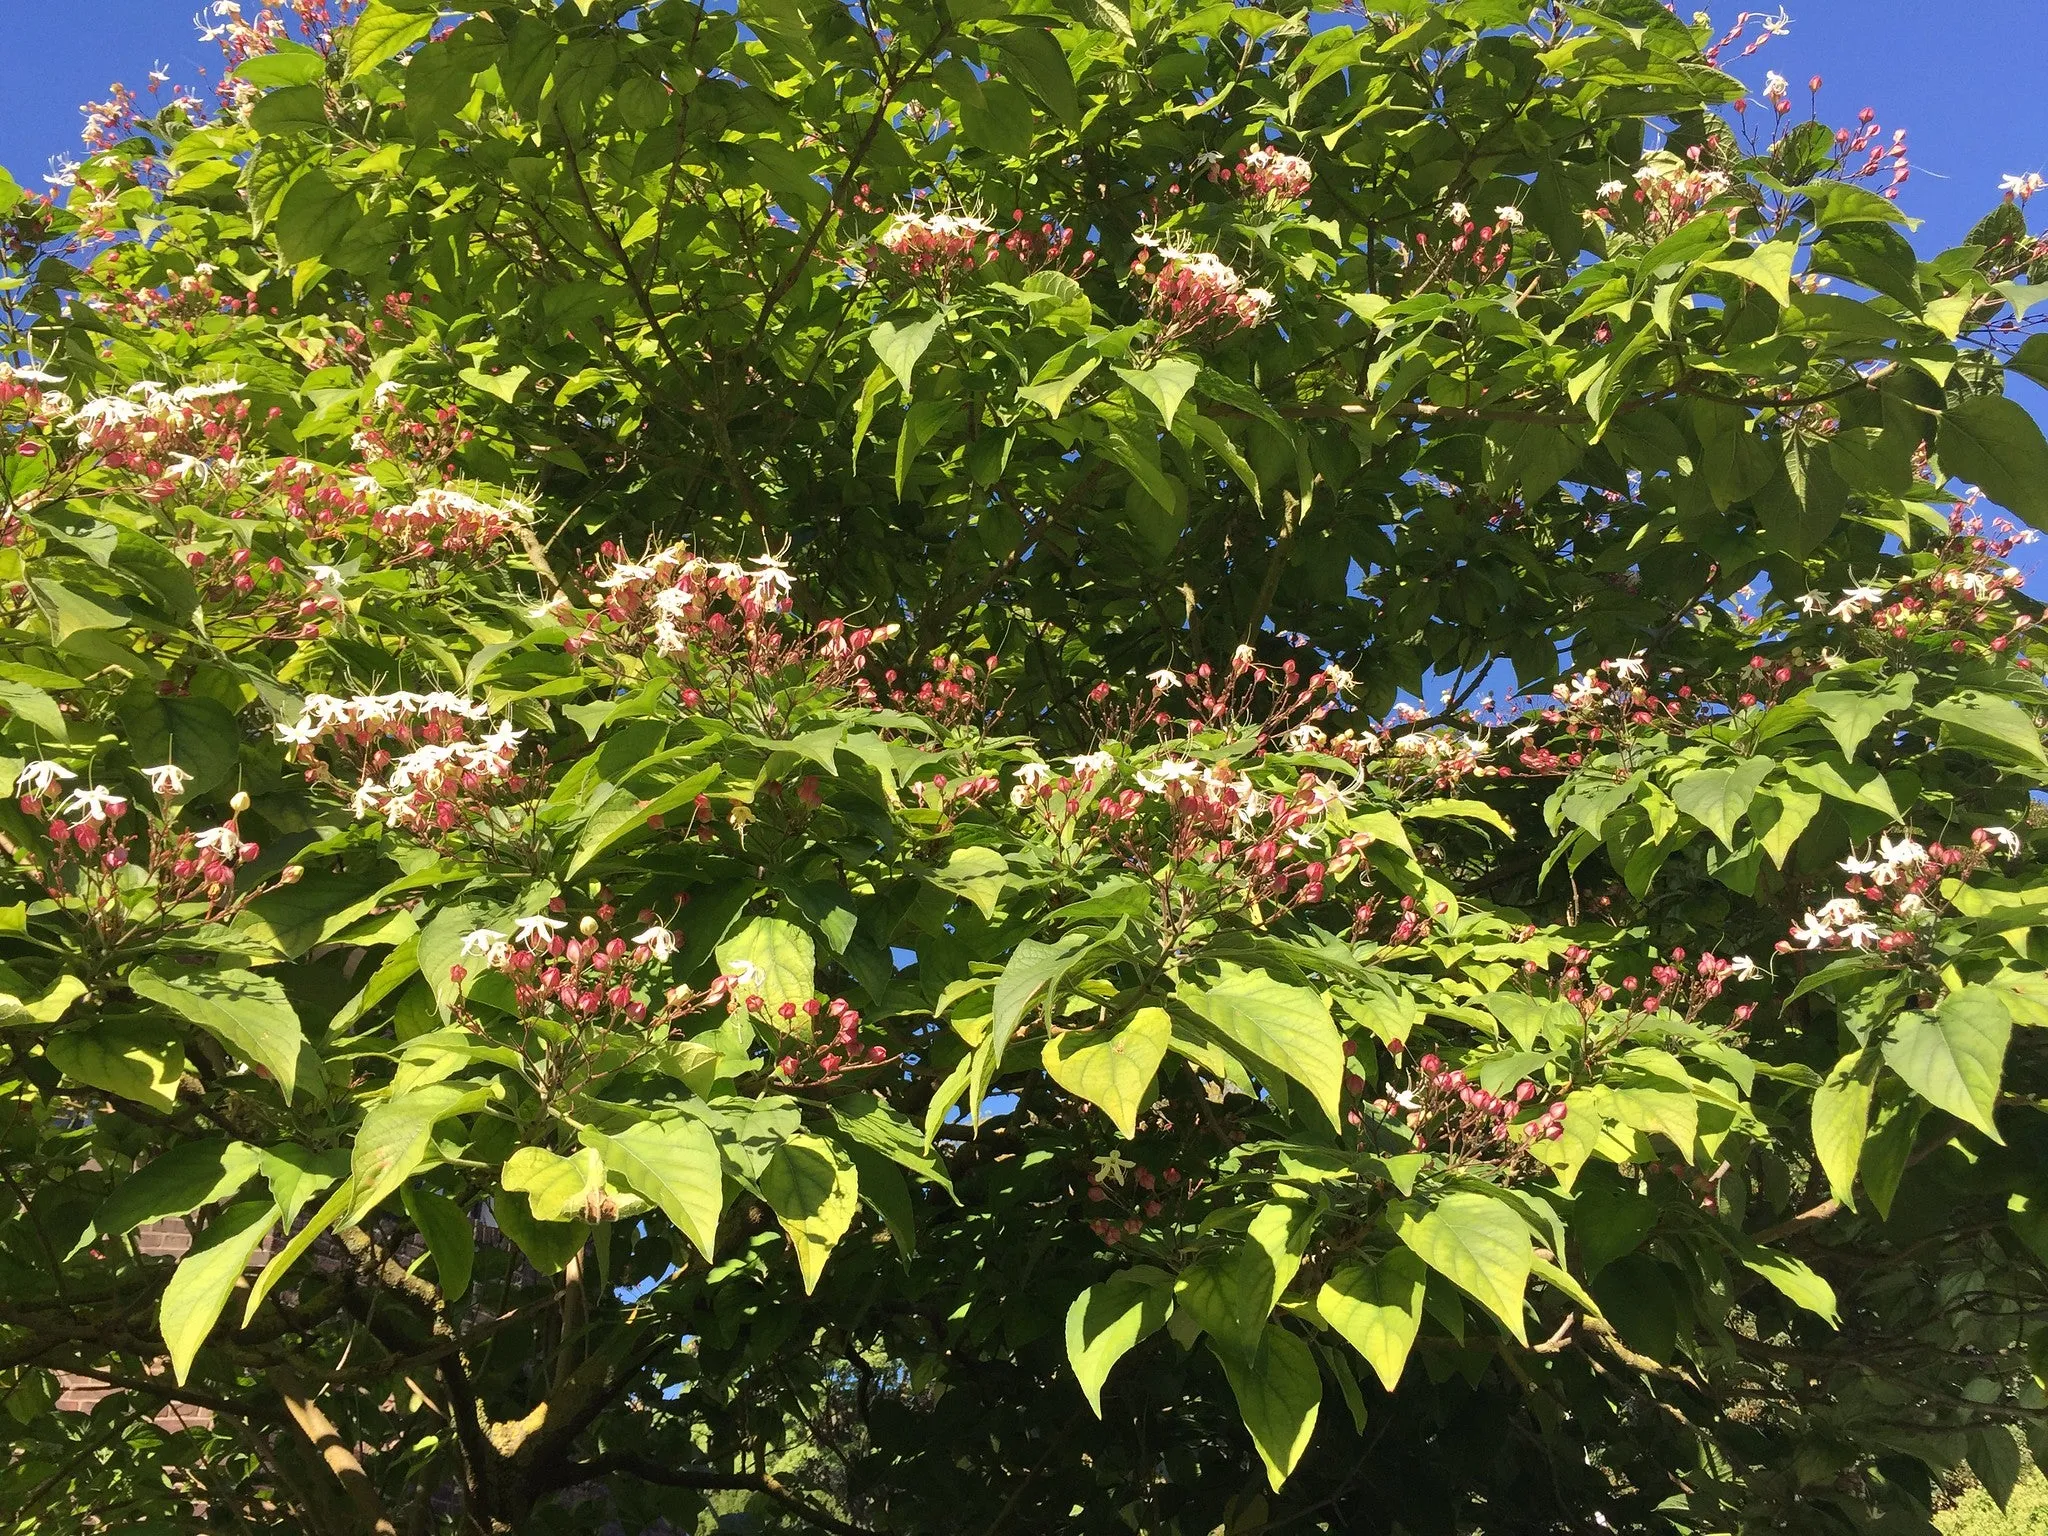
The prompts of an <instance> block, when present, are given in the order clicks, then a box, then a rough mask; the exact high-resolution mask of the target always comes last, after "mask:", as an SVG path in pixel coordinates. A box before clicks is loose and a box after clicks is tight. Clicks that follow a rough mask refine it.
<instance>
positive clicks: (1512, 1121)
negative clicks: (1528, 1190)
mask: <svg viewBox="0 0 2048 1536" xmlns="http://www.w3.org/2000/svg"><path fill="white" fill-rule="evenodd" d="M1346 1085H1347V1088H1348V1090H1349V1091H1350V1092H1351V1093H1352V1094H1354V1095H1361V1094H1363V1093H1364V1091H1365V1081H1364V1079H1363V1078H1361V1077H1359V1076H1358V1075H1357V1074H1356V1073H1352V1074H1349V1075H1348V1076H1347V1078H1346ZM1352 1085H1356V1086H1352ZM1373 1108H1374V1109H1376V1110H1378V1111H1379V1113H1380V1114H1381V1115H1383V1116H1385V1117H1386V1118H1388V1119H1389V1120H1396V1121H1398V1122H1399V1123H1400V1124H1401V1125H1403V1126H1405V1127H1406V1128H1407V1129H1408V1131H1409V1133H1410V1134H1411V1135H1412V1136H1413V1137H1414V1141H1415V1146H1416V1148H1417V1149H1418V1150H1421V1151H1435V1152H1437V1153H1439V1154H1440V1155H1441V1156H1442V1157H1444V1158H1445V1159H1446V1160H1447V1161H1449V1162H1451V1163H1459V1162H1486V1163H1491V1164H1493V1165H1495V1166H1496V1167H1497V1168H1498V1169H1499V1170H1500V1172H1501V1173H1502V1175H1503V1176H1509V1177H1511V1176H1513V1175H1514V1174H1515V1173H1516V1172H1518V1171H1526V1170H1525V1168H1524V1165H1525V1164H1526V1163H1527V1162H1528V1161H1529V1157H1528V1148H1529V1147H1530V1145H1531V1144H1532V1143H1535V1142H1538V1141H1557V1140H1559V1139H1560V1138H1561V1137H1563V1135H1564V1122H1565V1116H1566V1114H1567V1110H1566V1107H1565V1103H1564V1100H1563V1099H1562V1098H1556V1099H1551V1100H1549V1101H1547V1102H1544V1091H1543V1088H1542V1087H1541V1085H1539V1084H1537V1083H1535V1082H1533V1081H1531V1080H1529V1079H1527V1078H1525V1079H1523V1080H1522V1081H1521V1082H1518V1083H1516V1084H1515V1085H1514V1086H1512V1087H1511V1088H1509V1089H1508V1091H1507V1092H1506V1093H1504V1094H1499V1093H1493V1092H1490V1091H1489V1090H1487V1089H1485V1088H1482V1087H1480V1085H1479V1084H1478V1083H1476V1082H1474V1081H1472V1080H1471V1079H1470V1078H1469V1077H1468V1076H1467V1075H1466V1074H1465V1072H1464V1071H1462V1070H1461V1069H1459V1068H1456V1067H1447V1066H1445V1065H1444V1062H1443V1060H1442V1058H1440V1057H1439V1056H1437V1055H1436V1054H1435V1053H1434V1052H1430V1053H1428V1054H1426V1055H1424V1056H1423V1057H1422V1059H1421V1060H1419V1061H1417V1062H1416V1063H1415V1070H1414V1071H1413V1072H1412V1073H1411V1074H1410V1077H1409V1081H1408V1084H1407V1086H1406V1087H1404V1088H1403V1089H1401V1090H1400V1091H1399V1092H1398V1093H1394V1094H1391V1095H1388V1096H1386V1097H1383V1098H1380V1099H1376V1100H1374V1101H1373ZM1347 1118H1349V1119H1350V1120H1351V1123H1352V1124H1354V1125H1355V1124H1358V1123H1359V1120H1360V1118H1361V1117H1360V1116H1359V1113H1358V1111H1356V1110H1353V1111H1351V1113H1350V1115H1349V1116H1347Z"/></svg>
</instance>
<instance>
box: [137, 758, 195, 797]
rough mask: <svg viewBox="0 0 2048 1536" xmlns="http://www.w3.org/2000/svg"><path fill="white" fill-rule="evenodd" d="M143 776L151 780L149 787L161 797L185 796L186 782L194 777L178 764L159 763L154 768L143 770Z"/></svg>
mask: <svg viewBox="0 0 2048 1536" xmlns="http://www.w3.org/2000/svg"><path fill="white" fill-rule="evenodd" d="M142 776H143V777H144V778H145V779H147V780H149V787H150V788H151V789H153V790H155V791H156V792H157V793H158V794H160V795H178V794H183V793H184V791H185V785H186V782H187V781H188V780H189V779H191V777H192V775H191V774H189V773H187V772H186V771H185V770H184V769H182V768H180V767H179V766H178V765H177V764H176V763H158V764H157V765H156V766H155V767H154V768H145V769H143V770H142Z"/></svg>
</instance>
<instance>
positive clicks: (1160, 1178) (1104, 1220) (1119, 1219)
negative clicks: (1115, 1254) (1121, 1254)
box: [1082, 1152, 1195, 1248]
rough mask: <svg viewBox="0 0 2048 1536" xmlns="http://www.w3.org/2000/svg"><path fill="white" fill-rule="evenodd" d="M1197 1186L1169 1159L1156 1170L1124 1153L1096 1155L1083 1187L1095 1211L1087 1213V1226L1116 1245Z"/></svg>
mask: <svg viewBox="0 0 2048 1536" xmlns="http://www.w3.org/2000/svg"><path fill="white" fill-rule="evenodd" d="M1194 1187H1195V1185H1194V1181H1192V1180H1183V1179H1182V1177H1181V1171H1180V1169H1178V1168H1176V1167H1174V1166H1173V1165H1172V1164H1170V1163H1169V1164H1168V1165H1167V1166H1166V1167H1164V1168H1161V1169H1160V1170H1159V1171H1158V1172H1156V1173H1155V1172H1153V1170H1152V1169H1150V1168H1148V1167H1147V1166H1146V1165H1145V1164H1143V1163H1134V1162H1132V1161H1130V1160H1129V1159H1128V1158H1126V1157H1124V1156H1123V1154H1122V1153H1119V1152H1111V1153H1108V1154H1107V1155H1105V1156H1102V1157H1098V1158H1096V1159H1095V1162H1094V1171H1093V1172H1092V1173H1090V1175H1089V1177H1088V1182H1087V1184H1086V1185H1084V1186H1083V1188H1082V1198H1083V1199H1084V1200H1085V1201H1086V1202H1087V1204H1088V1207H1089V1209H1090V1210H1091V1211H1092V1212H1093V1213H1094V1214H1091V1215H1089V1216H1087V1217H1086V1220H1087V1222H1088V1229H1089V1230H1090V1231H1091V1232H1093V1233H1094V1234H1095V1235H1096V1237H1098V1238H1099V1239H1101V1241H1102V1242H1104V1243H1106V1244H1108V1245H1109V1246H1110V1247H1112V1248H1114V1247H1115V1246H1116V1245H1117V1244H1118V1243H1121V1242H1123V1241H1124V1240H1125V1239H1127V1238H1133V1237H1137V1236H1138V1235H1139V1234H1140V1233H1142V1232H1143V1231H1144V1230H1145V1227H1146V1225H1147V1224H1148V1223H1150V1222H1153V1221H1156V1220H1158V1219H1159V1218H1160V1216H1162V1215H1163V1214H1164V1213H1165V1211H1166V1203H1167V1201H1169V1200H1173V1199H1176V1198H1178V1199H1181V1200H1185V1199H1186V1198H1187V1196H1188V1195H1189V1194H1191V1193H1192V1192H1193V1190H1194Z"/></svg>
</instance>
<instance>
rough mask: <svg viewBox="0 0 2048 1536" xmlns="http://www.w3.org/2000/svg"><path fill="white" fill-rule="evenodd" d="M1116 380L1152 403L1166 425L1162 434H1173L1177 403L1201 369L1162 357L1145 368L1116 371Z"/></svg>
mask: <svg viewBox="0 0 2048 1536" xmlns="http://www.w3.org/2000/svg"><path fill="white" fill-rule="evenodd" d="M1115 372H1116V376H1117V377H1118V378H1120V379H1122V380H1123V381H1124V382H1125V383H1126V384H1128V385H1130V386H1131V388H1132V389H1133V390H1134V391H1136V392H1137V393H1138V394H1141V395H1143V396H1144V397H1145V398H1146V399H1147V400H1149V401H1151V402H1152V406H1153V409H1155V410H1157V411H1158V412H1159V416H1160V419H1161V420H1163V421H1164V422H1165V423H1166V430H1167V431H1169V432H1171V431H1172V430H1173V418H1174V416H1175V415H1176V414H1177V413H1178V412H1179V410H1180V404H1181V401H1183V400H1185V399H1186V398H1187V395H1188V391H1189V390H1191V389H1193V388H1194V387H1195V380H1196V379H1197V378H1198V377H1200V375H1201V372H1202V365H1201V364H1200V363H1197V362H1193V361H1191V360H1189V359H1188V358H1185V357H1162V358H1160V359H1159V361H1158V362H1156V363H1154V364H1152V366H1151V367H1149V368H1118V369H1116V370H1115Z"/></svg>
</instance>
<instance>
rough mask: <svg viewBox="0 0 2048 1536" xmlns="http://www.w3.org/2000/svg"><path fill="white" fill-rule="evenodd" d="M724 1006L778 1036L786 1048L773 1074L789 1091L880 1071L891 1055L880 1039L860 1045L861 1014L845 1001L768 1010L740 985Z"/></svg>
mask: <svg viewBox="0 0 2048 1536" xmlns="http://www.w3.org/2000/svg"><path fill="white" fill-rule="evenodd" d="M727 1002H728V1005H729V1006H730V1007H731V1008H732V1009H733V1010H734V1011H736V1012H743V1013H745V1014H747V1015H748V1017H750V1018H752V1019H754V1020H756V1021H757V1022H758V1023H760V1024H761V1025H763V1026H765V1027H766V1028H768V1029H770V1030H773V1031H774V1032H775V1033H776V1035H778V1036H779V1037H781V1039H782V1040H783V1042H784V1049H783V1052H782V1054H781V1055H780V1056H778V1057H777V1058H776V1061H775V1071H776V1073H777V1075H778V1076H780V1077H781V1079H782V1081H783V1082H785V1083H787V1084H789V1085H790V1086H791V1087H796V1088H808V1087H815V1086H822V1085H824V1084H826V1083H831V1082H836V1081H837V1080H838V1079H840V1078H842V1077H844V1076H845V1075H846V1074H847V1073H849V1072H859V1071H865V1070H868V1069H871V1068H874V1067H879V1066H881V1065H882V1064H883V1063H885V1062H887V1061H888V1060H889V1059H890V1057H891V1056H892V1055H893V1054H894V1053H893V1052H892V1051H891V1049H890V1048H889V1047H888V1046H887V1045H884V1044H883V1043H881V1042H880V1041H874V1042H872V1043H870V1044H867V1045H862V1044H861V1016H860V1010H859V1009H857V1008H855V1007H854V1006H853V1005H852V1004H851V1003H849V1002H847V1000H846V999H845V998H843V997H835V998H832V999H831V1000H830V1001H828V1002H823V1003H821V1002H819V1001H818V999H816V998H815V997H813V998H807V999H805V1000H804V1001H803V1002H802V1003H801V1004H798V1003H789V1002H785V1003H780V1004H777V1005H776V1007H774V1008H773V1009H770V1008H769V1006H768V1003H767V1000H766V999H765V998H763V997H762V996H761V995H760V994H759V993H758V992H749V991H746V990H745V982H744V981H742V982H741V983H740V984H739V985H736V986H734V987H732V988H731V989H730V990H729V991H728V992H727Z"/></svg>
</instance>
